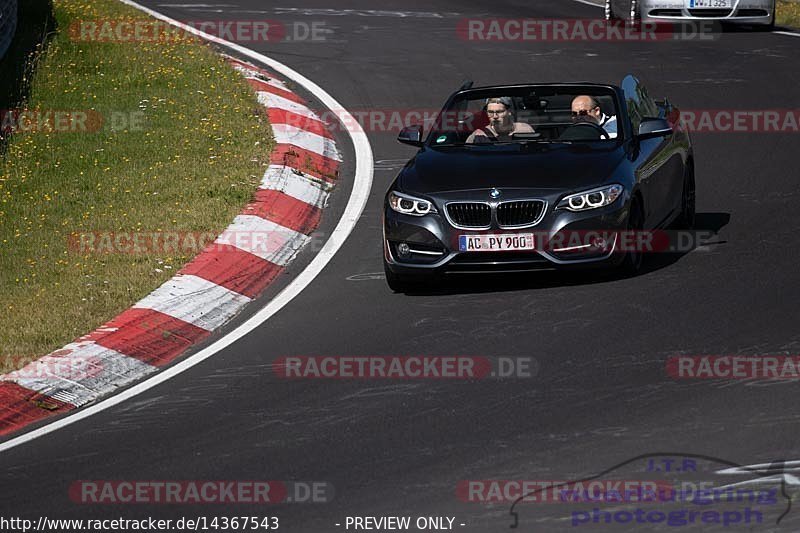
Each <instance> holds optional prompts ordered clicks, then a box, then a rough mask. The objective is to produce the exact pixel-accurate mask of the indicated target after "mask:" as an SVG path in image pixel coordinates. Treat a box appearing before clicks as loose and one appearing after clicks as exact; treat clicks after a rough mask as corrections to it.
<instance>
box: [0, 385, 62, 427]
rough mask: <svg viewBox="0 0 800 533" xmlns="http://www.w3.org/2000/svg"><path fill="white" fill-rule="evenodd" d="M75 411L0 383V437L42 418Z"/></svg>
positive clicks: (48, 398) (30, 391)
mask: <svg viewBox="0 0 800 533" xmlns="http://www.w3.org/2000/svg"><path fill="white" fill-rule="evenodd" d="M72 409H75V406H74V405H72V404H69V403H65V402H60V401H58V400H55V399H53V398H50V397H49V396H45V395H43V394H39V393H38V392H36V391H32V390H30V389H26V388H25V387H22V386H20V385H17V384H16V383H14V382H11V381H0V435H6V434H8V433H11V432H14V431H17V430H18V429H22V428H23V427H25V426H27V425H28V424H33V423H34V422H38V421H39V420H42V419H43V418H47V417H49V416H53V415H55V414H59V413H63V412H66V411H70V410H72Z"/></svg>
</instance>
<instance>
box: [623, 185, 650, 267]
mask: <svg viewBox="0 0 800 533" xmlns="http://www.w3.org/2000/svg"><path fill="white" fill-rule="evenodd" d="M643 228H644V211H643V208H642V205H641V202H640V201H639V199H638V198H636V197H634V198H633V200H631V208H630V212H629V214H628V232H629V233H638V232H640V231H642V229H643ZM643 262H644V254H643V252H642V250H638V249H637V248H636V246H632V247H631V249H630V250H627V251H626V252H625V258H624V259H623V260H622V263H620V265H619V271H620V273H621V274H622V275H624V276H635V275H636V274H638V273H639V271H640V270H641V269H642V263H643Z"/></svg>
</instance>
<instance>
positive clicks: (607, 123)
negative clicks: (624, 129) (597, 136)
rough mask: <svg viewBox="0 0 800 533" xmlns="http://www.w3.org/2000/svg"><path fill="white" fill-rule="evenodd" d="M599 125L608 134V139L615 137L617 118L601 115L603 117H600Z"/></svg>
mask: <svg viewBox="0 0 800 533" xmlns="http://www.w3.org/2000/svg"><path fill="white" fill-rule="evenodd" d="M599 125H600V127H601V128H603V129H604V130H606V133H608V136H609V138H611V139H615V138H616V137H617V117H616V116H614V115H612V116H608V115H606V114H605V113H603V116H602V117H600V122H599Z"/></svg>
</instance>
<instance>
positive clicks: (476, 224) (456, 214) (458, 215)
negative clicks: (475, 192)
mask: <svg viewBox="0 0 800 533" xmlns="http://www.w3.org/2000/svg"><path fill="white" fill-rule="evenodd" d="M447 216H449V217H450V220H451V221H452V222H453V224H455V225H456V226H460V227H462V228H488V227H489V226H491V224H492V208H491V207H489V204H484V203H480V202H456V203H452V204H447Z"/></svg>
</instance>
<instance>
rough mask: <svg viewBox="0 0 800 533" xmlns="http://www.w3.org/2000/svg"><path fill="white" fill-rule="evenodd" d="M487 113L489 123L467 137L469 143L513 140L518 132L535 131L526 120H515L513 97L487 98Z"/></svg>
mask: <svg viewBox="0 0 800 533" xmlns="http://www.w3.org/2000/svg"><path fill="white" fill-rule="evenodd" d="M486 115H487V116H488V117H489V124H487V125H486V126H484V128H483V129H477V130H475V131H473V132H472V134H471V135H470V136H469V137H467V141H466V142H467V143H475V142H478V143H481V142H489V141H490V140H491V141H511V140H513V139H512V136H513V135H514V134H516V133H534V131H533V128H532V127H531V126H530V125H529V124H526V123H525V122H514V117H513V115H512V114H511V98H509V97H508V96H502V97H499V98H488V99H487V100H486Z"/></svg>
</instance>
